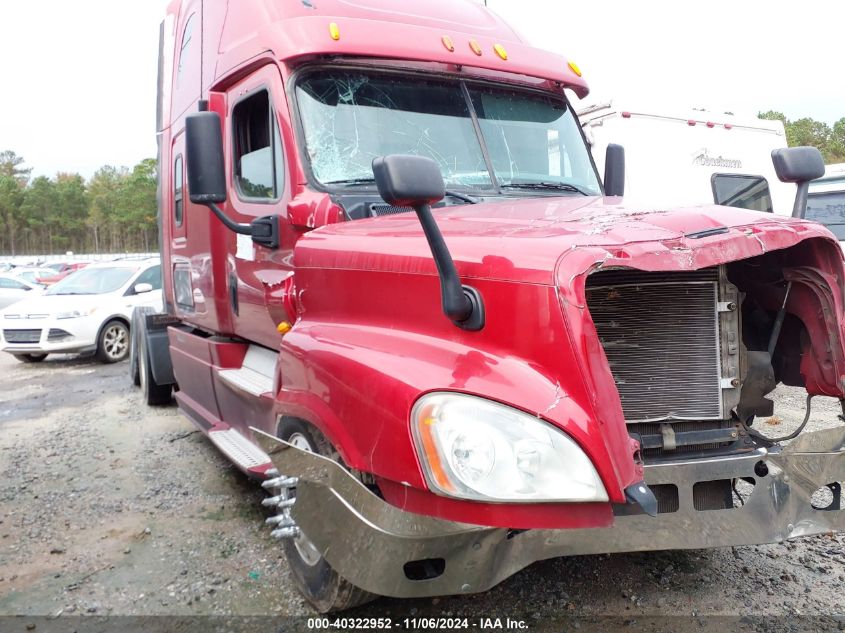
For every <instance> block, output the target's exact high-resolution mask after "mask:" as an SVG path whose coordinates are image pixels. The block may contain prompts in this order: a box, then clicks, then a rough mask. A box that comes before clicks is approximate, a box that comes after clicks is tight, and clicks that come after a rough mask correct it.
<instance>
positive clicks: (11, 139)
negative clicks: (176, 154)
mask: <svg viewBox="0 0 845 633" xmlns="http://www.w3.org/2000/svg"><path fill="white" fill-rule="evenodd" d="M279 1H292V0H279ZM317 1H319V0H317ZM397 1H398V2H400V4H401V2H411V1H414V0H397ZM418 1H420V2H422V1H424V0H418ZM166 5H167V2H166V0H135V1H132V2H130V1H128V0H73V1H68V0H26V1H25V2H23V1H21V2H17V1H16V2H12V1H11V0H6V1H4V2H2V5H0V6H1V7H2V8H0V59H1V60H2V70H3V72H2V79H3V88H2V99H0V150H4V149H10V150H13V151H15V152H16V153H17V154H18V155H20V156H23V157H24V158H25V159H26V164H27V165H28V166H30V167H33V168H34V171H33V173H34V174H35V175H39V174H45V175H48V176H53V175H55V173H56V172H58V171H70V172H79V173H81V174H82V175H83V176H85V177H86V178H88V177H90V176H91V174H93V172H94V171H95V170H96V169H97V168H99V167H100V166H102V165H105V164H112V165H126V166H129V167H131V166H132V165H134V164H135V163H137V162H138V161H139V160H141V159H142V158H146V157H153V156H155V130H154V128H155V82H156V60H157V52H158V25H159V23H160V22H161V19H162V17H163V15H164V9H165V7H166ZM488 5H489V6H490V7H491V8H493V9H494V10H495V11H497V12H498V13H499V14H501V15H502V16H503V17H504V18H505V19H507V20H508V21H510V22H511V23H512V24H513V25H514V26H516V27H517V30H519V31H520V32H521V33H522V34H523V35H524V36H525V37H526V38H527V39H529V40H530V41H531V42H533V43H534V44H536V45H539V46H541V47H543V48H548V49H550V50H554V51H557V52H560V53H562V54H564V55H566V56H568V57H569V58H570V59H572V60H574V61H576V62H577V63H578V64H579V65H580V66H581V69H582V70H583V71H584V77H585V78H586V79H587V81H588V82H589V83H590V86H591V88H592V89H593V97H594V98H597V99H605V98H612V97H615V98H619V99H626V100H634V101H635V102H636V103H638V104H641V103H643V102H647V103H654V104H656V105H659V106H662V107H706V108H708V109H712V110H714V111H717V112H722V111H725V110H730V111H733V112H736V113H741V112H748V113H752V114H755V113H756V112H757V111H758V110H768V109H778V110H781V111H783V112H785V113H786V114H787V116H789V117H790V118H793V119H794V118H800V117H804V116H810V117H813V118H815V119H820V120H823V121H826V122H828V123H833V122H834V121H835V120H838V119H839V118H841V117H845V35H843V24H844V23H845V2H842V0H801V1H800V2H795V1H793V2H779V3H774V2H767V1H763V0H730V1H727V0H707V1H706V2H698V3H686V2H678V1H677V0H673V1H663V0H657V1H652V0H647V1H643V2H630V0H627V1H622V0H618V1H617V0H592V1H586V0H582V1H581V2H578V3H575V2H564V1H562V0H556V1H555V0H488ZM644 7H647V8H644ZM782 7H789V8H782Z"/></svg>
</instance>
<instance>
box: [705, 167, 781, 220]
mask: <svg viewBox="0 0 845 633" xmlns="http://www.w3.org/2000/svg"><path fill="white" fill-rule="evenodd" d="M710 182H711V184H712V185H713V201H714V202H715V203H716V204H722V205H725V206H727V207H739V208H740V209H751V210H752V211H765V212H767V213H771V212H772V194H771V192H770V191H769V183H768V182H766V179H765V178H763V177H762V176H747V175H737V174H713V175H712V176H711V177H710Z"/></svg>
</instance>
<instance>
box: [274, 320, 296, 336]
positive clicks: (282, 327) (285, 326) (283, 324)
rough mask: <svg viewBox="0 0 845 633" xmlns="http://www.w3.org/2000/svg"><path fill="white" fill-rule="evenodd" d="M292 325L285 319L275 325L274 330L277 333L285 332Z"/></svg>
mask: <svg viewBox="0 0 845 633" xmlns="http://www.w3.org/2000/svg"><path fill="white" fill-rule="evenodd" d="M292 327H293V326H292V325H291V324H290V323H288V322H287V321H282V322H281V323H279V324H278V325H277V326H276V331H277V332H278V333H279V334H287V333H288V332H290V329H291V328H292Z"/></svg>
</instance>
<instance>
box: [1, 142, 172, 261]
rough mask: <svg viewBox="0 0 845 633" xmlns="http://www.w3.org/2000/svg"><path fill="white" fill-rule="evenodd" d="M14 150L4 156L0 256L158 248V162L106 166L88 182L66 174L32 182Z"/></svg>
mask: <svg viewBox="0 0 845 633" xmlns="http://www.w3.org/2000/svg"><path fill="white" fill-rule="evenodd" d="M24 165H25V160H24V158H23V157H21V156H18V155H17V154H15V152H13V151H10V150H6V151H3V152H0V223H2V226H3V231H2V233H0V254H3V255H48V254H56V253H65V252H67V251H73V252H77V253H127V252H151V251H156V250H158V230H157V225H156V180H157V179H156V161H155V159H153V158H147V159H144V160H142V161H141V162H140V163H138V164H137V165H135V166H134V167H133V168H132V169H128V168H126V167H113V166H111V165H105V166H103V167H101V168H100V169H98V170H97V171H96V172H95V173H94V175H93V176H91V178H90V179H89V180H87V181H86V180H85V179H84V178H83V177H82V176H81V175H79V174H76V173H65V172H61V173H58V174H56V176H55V177H53V178H48V177H46V176H37V177H35V178H31V177H30V174H31V173H32V168H31V167H25V166H24Z"/></svg>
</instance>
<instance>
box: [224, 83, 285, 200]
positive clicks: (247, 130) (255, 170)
mask: <svg viewBox="0 0 845 633" xmlns="http://www.w3.org/2000/svg"><path fill="white" fill-rule="evenodd" d="M272 112H273V111H272V109H271V108H270V93H268V92H267V91H266V90H262V91H260V92H258V93H256V94H254V95H252V96H251V97H249V98H247V99H244V100H243V101H241V102H240V103H238V104H237V105H236V106H235V108H234V111H233V131H234V136H235V138H234V149H235V152H234V159H235V182H236V183H237V186H238V191H239V192H240V193H241V197H243V198H258V199H262V200H274V199H277V198H278V197H279V195H280V194H281V192H282V189H283V188H284V177H283V171H282V153H281V140H280V138H279V128H278V125H277V124H276V121H275V117H274V116H273V113H272Z"/></svg>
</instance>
